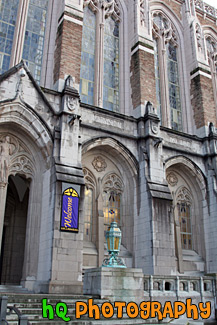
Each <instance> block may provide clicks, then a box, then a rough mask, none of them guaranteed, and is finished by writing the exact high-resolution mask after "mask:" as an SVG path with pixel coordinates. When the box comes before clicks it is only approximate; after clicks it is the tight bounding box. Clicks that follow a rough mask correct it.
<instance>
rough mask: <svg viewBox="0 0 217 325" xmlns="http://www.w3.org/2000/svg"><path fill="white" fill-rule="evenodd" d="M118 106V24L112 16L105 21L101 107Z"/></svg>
mask: <svg viewBox="0 0 217 325" xmlns="http://www.w3.org/2000/svg"><path fill="white" fill-rule="evenodd" d="M118 106H119V24H118V22H115V21H114V19H113V18H112V17H109V18H107V19H106V21H105V36H104V75H103V107H104V108H106V109H108V110H110V111H114V112H116V111H118Z"/></svg>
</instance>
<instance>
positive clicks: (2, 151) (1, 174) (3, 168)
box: [0, 136, 12, 183]
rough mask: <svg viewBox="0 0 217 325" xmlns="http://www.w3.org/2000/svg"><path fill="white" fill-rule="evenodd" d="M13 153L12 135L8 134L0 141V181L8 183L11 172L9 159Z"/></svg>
mask: <svg viewBox="0 0 217 325" xmlns="http://www.w3.org/2000/svg"><path fill="white" fill-rule="evenodd" d="M11 154H12V146H11V143H10V137H9V136H6V137H5V138H4V140H3V141H2V142H0V183H7V181H8V174H9V161H10V155H11Z"/></svg>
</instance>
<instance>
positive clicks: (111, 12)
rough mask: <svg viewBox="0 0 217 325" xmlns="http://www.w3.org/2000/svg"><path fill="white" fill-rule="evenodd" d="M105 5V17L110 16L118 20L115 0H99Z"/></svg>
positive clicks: (118, 12) (118, 15)
mask: <svg viewBox="0 0 217 325" xmlns="http://www.w3.org/2000/svg"><path fill="white" fill-rule="evenodd" d="M101 2H102V3H103V4H102V6H104V7H105V18H108V17H110V16H112V17H113V18H114V20H115V21H120V10H119V7H118V3H117V1H116V0H108V1H101Z"/></svg>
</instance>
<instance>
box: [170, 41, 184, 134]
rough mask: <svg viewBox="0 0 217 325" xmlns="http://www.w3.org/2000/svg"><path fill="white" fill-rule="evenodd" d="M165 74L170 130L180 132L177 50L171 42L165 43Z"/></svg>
mask: <svg viewBox="0 0 217 325" xmlns="http://www.w3.org/2000/svg"><path fill="white" fill-rule="evenodd" d="M166 49H167V73H168V85H169V102H170V110H171V125H172V129H174V130H178V131H181V130H182V117H181V99H180V86H179V72H178V60H177V48H176V47H175V45H174V44H173V43H172V42H169V43H167V46H166Z"/></svg>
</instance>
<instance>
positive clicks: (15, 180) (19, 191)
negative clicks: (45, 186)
mask: <svg viewBox="0 0 217 325" xmlns="http://www.w3.org/2000/svg"><path fill="white" fill-rule="evenodd" d="M29 185H30V182H29V181H28V180H26V179H25V178H23V177H22V176H19V175H16V176H10V177H9V179H8V188H7V198H6V208H5V216H4V223H3V236H2V245H1V258H0V283H1V284H20V282H21V279H22V271H23V261H24V251H25V238H26V224H27V211H28V201H29Z"/></svg>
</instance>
